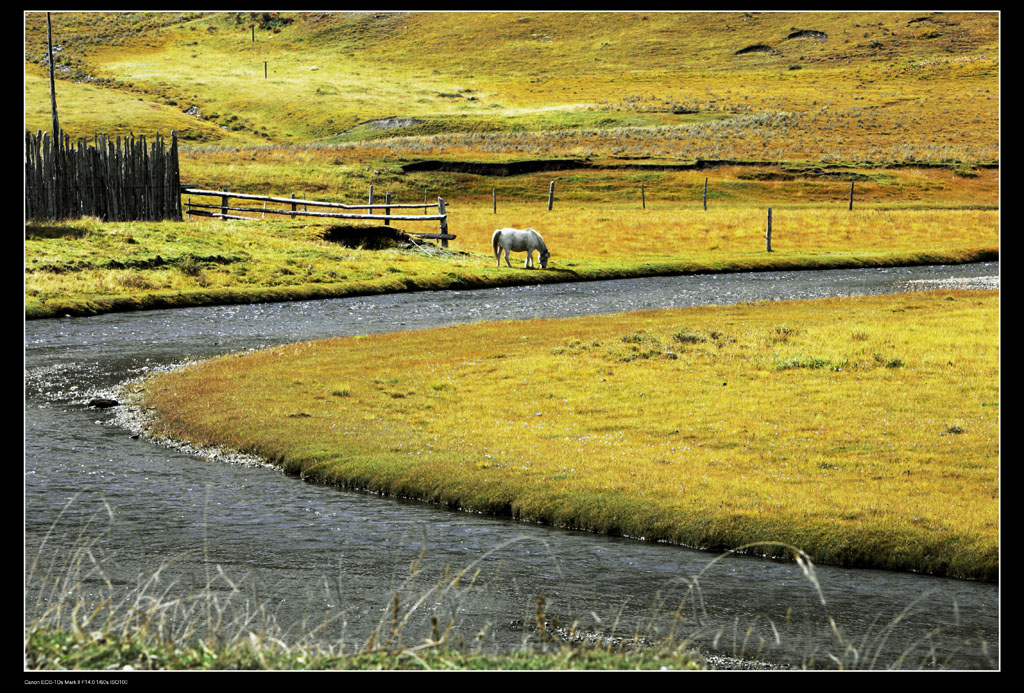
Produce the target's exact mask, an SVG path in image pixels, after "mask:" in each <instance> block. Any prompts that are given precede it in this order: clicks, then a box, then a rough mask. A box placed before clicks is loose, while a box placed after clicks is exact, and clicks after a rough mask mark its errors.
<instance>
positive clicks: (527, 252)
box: [523, 249, 533, 269]
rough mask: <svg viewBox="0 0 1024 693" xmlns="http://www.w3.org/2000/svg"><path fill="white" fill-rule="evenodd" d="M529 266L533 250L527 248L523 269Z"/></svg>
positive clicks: (531, 261) (531, 262)
mask: <svg viewBox="0 0 1024 693" xmlns="http://www.w3.org/2000/svg"><path fill="white" fill-rule="evenodd" d="M531 267H533V251H532V250H529V249H527V251H526V262H525V263H523V269H530V268H531Z"/></svg>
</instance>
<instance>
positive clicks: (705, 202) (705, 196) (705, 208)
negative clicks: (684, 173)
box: [704, 176, 708, 212]
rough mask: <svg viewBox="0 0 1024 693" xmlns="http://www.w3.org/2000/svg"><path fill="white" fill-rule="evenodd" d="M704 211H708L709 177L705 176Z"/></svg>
mask: <svg viewBox="0 0 1024 693" xmlns="http://www.w3.org/2000/svg"><path fill="white" fill-rule="evenodd" d="M704 211H705V212H706V211H708V177H707V176H704Z"/></svg>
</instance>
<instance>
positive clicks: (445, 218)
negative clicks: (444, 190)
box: [437, 197, 448, 248]
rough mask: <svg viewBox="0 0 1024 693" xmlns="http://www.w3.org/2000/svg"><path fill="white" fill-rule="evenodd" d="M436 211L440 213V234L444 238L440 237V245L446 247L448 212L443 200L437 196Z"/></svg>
mask: <svg viewBox="0 0 1024 693" xmlns="http://www.w3.org/2000/svg"><path fill="white" fill-rule="evenodd" d="M437 213H438V214H440V215H441V235H442V236H444V238H442V239H441V247H442V248H447V247H448V238H447V236H448V212H447V211H446V210H445V204H444V200H443V199H442V198H440V197H439V198H437Z"/></svg>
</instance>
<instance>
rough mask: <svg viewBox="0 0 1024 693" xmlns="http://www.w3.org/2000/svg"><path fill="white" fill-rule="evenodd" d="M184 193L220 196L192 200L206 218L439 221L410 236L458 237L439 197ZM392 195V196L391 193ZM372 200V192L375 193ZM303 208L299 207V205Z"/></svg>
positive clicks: (444, 240)
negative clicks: (434, 229)
mask: <svg viewBox="0 0 1024 693" xmlns="http://www.w3.org/2000/svg"><path fill="white" fill-rule="evenodd" d="M181 194H182V195H200V196H201V195H208V196H212V197H219V198H220V204H201V203H197V202H192V200H191V199H189V200H188V202H187V205H186V208H185V213H186V214H187V215H196V216H204V217H216V218H219V219H252V217H246V216H241V215H239V214H230V212H246V213H250V214H259V215H261V216H262V215H264V214H283V215H286V216H291V217H296V216H306V217H323V218H331V219H364V220H373V221H382V222H384V224H385V225H387V224H389V223H390V222H391V221H436V222H439V225H440V229H439V232H438V233H418V232H407V233H408V234H409V235H410V236H417V237H419V238H436V239H439V240H440V241H441V245H442V246H443V247H445V248H447V247H448V241H449V239H452V238H455V236H453V235H451V234H450V233H448V207H447V203H446V202H445V201H444V200H443V199H442V198H440V197H439V198H437V202H436V203H430V202H424V203H412V204H396V203H392V202H385V204H373V203H372V201H371V202H370V203H364V204H357V205H347V204H343V203H341V202H323V201H320V200H303V199H297V198H296V197H295V196H294V195H293V196H292V197H271V196H269V195H250V194H246V193H236V192H229V191H228V190H226V189H225V190H202V189H199V188H190V187H182V189H181ZM389 197H390V196H389ZM231 200H243V201H246V200H248V201H253V202H263V203H264V206H263V207H262V208H261V207H241V206H232V205H230V204H229V202H230V201H231ZM371 200H372V193H371ZM268 202H274V203H279V204H284V205H287V206H288V207H287V208H285V209H269V208H267V207H266V203H268ZM300 205H301V206H302V207H303V209H299V206H300ZM309 207H325V208H330V209H344V210H350V209H359V210H366V211H367V212H370V213H367V214H355V213H351V212H330V211H329V212H310V211H308V208H309ZM434 207H436V208H437V214H425V213H424V214H391V210H392V209H406V208H408V209H423V210H424V211H426V209H427V208H434ZM375 209H379V210H382V211H383V214H372V212H373V210H375Z"/></svg>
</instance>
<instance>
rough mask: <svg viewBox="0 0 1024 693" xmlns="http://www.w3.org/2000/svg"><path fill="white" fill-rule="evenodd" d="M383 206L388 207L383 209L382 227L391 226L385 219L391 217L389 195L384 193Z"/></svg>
mask: <svg viewBox="0 0 1024 693" xmlns="http://www.w3.org/2000/svg"><path fill="white" fill-rule="evenodd" d="M384 204H386V205H388V206H387V207H385V208H384V226H391V220H390V219H388V218H387V217H390V216H391V206H390V205H391V193H389V192H386V193H384Z"/></svg>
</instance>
